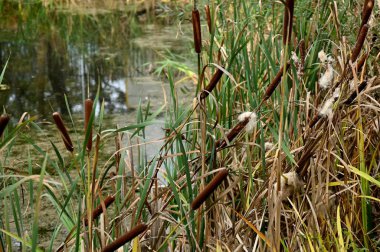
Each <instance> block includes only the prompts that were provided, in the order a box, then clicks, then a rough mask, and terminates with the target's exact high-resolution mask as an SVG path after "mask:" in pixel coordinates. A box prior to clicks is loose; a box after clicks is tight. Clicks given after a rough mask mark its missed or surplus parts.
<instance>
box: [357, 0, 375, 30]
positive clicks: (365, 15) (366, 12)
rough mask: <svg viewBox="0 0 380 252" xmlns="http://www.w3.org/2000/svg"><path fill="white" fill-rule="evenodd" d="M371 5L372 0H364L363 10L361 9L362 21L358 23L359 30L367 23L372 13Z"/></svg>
mask: <svg viewBox="0 0 380 252" xmlns="http://www.w3.org/2000/svg"><path fill="white" fill-rule="evenodd" d="M373 6H374V0H366V1H365V3H364V6H363V11H362V23H361V25H360V30H361V29H362V27H363V26H364V25H365V24H367V23H368V20H369V18H370V17H371V14H372V10H373Z"/></svg>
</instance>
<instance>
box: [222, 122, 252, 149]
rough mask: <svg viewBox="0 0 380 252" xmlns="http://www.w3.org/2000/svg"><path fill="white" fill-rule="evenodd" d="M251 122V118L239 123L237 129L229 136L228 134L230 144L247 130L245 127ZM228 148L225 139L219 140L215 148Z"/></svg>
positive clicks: (231, 131)
mask: <svg viewBox="0 0 380 252" xmlns="http://www.w3.org/2000/svg"><path fill="white" fill-rule="evenodd" d="M248 122H249V117H246V118H244V119H243V121H239V122H238V123H237V124H236V125H235V127H233V128H232V129H231V130H230V131H229V132H228V133H227V134H226V138H227V139H228V142H231V141H232V140H234V139H235V137H236V136H237V135H239V133H240V132H241V131H242V130H243V129H244V128H245V126H246V125H247V124H248ZM226 146H227V141H226V140H225V139H219V140H218V141H217V142H216V143H215V148H217V149H218V148H224V147H226Z"/></svg>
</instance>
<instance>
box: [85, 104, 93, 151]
mask: <svg viewBox="0 0 380 252" xmlns="http://www.w3.org/2000/svg"><path fill="white" fill-rule="evenodd" d="M92 105H93V102H92V100H91V99H86V100H85V102H84V132H85V133H86V131H87V127H88V122H89V121H90V117H91V113H92ZM91 148H92V128H90V136H89V138H88V141H87V143H86V150H87V151H88V152H90V151H91Z"/></svg>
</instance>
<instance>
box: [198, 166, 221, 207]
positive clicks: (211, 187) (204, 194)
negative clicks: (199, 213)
mask: <svg viewBox="0 0 380 252" xmlns="http://www.w3.org/2000/svg"><path fill="white" fill-rule="evenodd" d="M227 176H228V170H227V169H225V168H224V169H222V170H220V171H219V172H218V173H217V174H216V175H215V177H214V178H213V179H212V180H211V181H210V183H208V184H207V186H206V187H205V188H204V189H203V191H201V192H200V193H199V194H198V196H197V197H196V198H195V199H194V200H193V202H192V203H191V209H193V210H196V209H198V208H199V207H200V206H201V205H202V204H203V202H205V201H206V199H207V198H208V197H209V196H210V195H211V194H212V192H213V191H215V189H216V188H217V187H218V186H219V185H220V184H221V183H222V182H223V180H224V179H225V178H227Z"/></svg>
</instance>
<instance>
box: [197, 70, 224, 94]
mask: <svg viewBox="0 0 380 252" xmlns="http://www.w3.org/2000/svg"><path fill="white" fill-rule="evenodd" d="M222 76H223V71H222V70H220V69H219V68H218V70H217V71H216V72H215V73H214V75H213V76H212V78H211V80H210V83H209V84H208V85H207V86H206V87H205V89H204V90H203V91H202V93H201V100H202V99H205V98H206V97H207V96H208V95H209V93H211V91H212V90H213V89H214V88H215V87H216V84H218V82H219V80H220V78H222Z"/></svg>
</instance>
